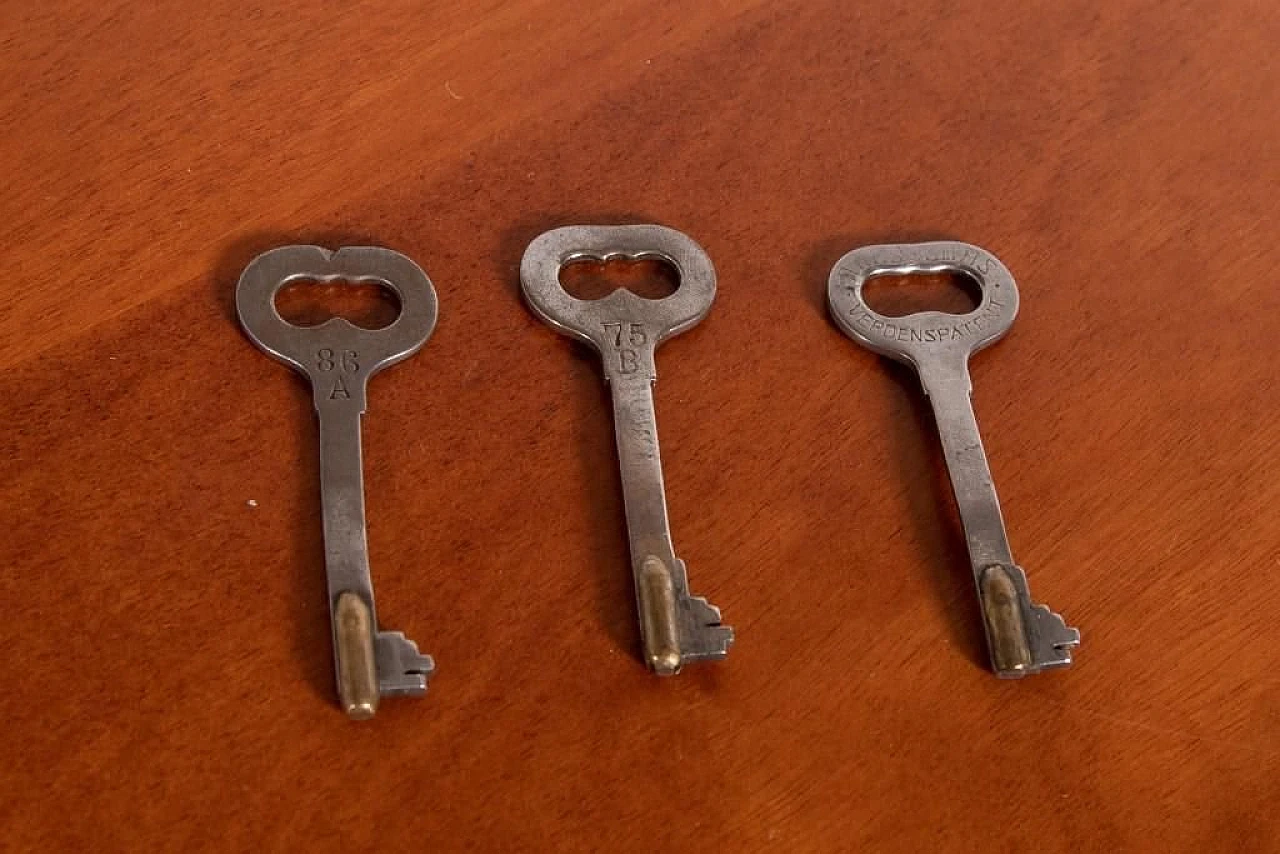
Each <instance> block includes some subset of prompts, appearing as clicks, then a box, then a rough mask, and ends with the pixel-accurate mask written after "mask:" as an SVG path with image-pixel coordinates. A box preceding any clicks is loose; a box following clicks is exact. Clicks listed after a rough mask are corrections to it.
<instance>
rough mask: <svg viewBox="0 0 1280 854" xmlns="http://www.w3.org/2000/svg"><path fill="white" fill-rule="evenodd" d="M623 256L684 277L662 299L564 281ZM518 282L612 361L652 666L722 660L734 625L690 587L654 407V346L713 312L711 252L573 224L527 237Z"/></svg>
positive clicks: (655, 234) (655, 235)
mask: <svg viewBox="0 0 1280 854" xmlns="http://www.w3.org/2000/svg"><path fill="white" fill-rule="evenodd" d="M619 258H626V259H631V260H661V261H665V262H667V263H668V264H670V265H671V266H672V267H674V268H675V270H676V271H677V273H678V274H679V278H680V284H679V287H678V288H677V290H676V292H675V293H674V294H672V295H671V296H669V297H666V298H665V299H660V300H650V299H644V298H643V297H639V296H636V295H635V294H633V293H631V292H630V291H627V290H624V289H619V290H616V291H614V292H613V293H612V294H610V295H609V296H607V297H604V298H603V299H598V300H580V299H577V298H575V297H573V296H571V295H570V294H568V293H567V292H566V291H565V290H564V288H563V286H561V284H560V269H561V268H562V267H563V266H565V265H566V264H571V263H574V262H576V261H587V260H590V261H599V262H607V261H610V260H614V259H619ZM520 282H521V285H522V287H523V290H524V295H525V299H526V300H527V301H528V303H529V305H530V307H531V308H532V309H533V311H534V313H535V314H537V315H538V316H539V317H540V318H542V319H543V320H544V321H546V322H547V323H548V324H550V325H551V326H552V327H553V328H554V329H555V330H556V331H558V332H560V333H562V334H564V335H567V336H570V337H572V338H576V339H578V340H580V341H584V342H586V343H588V344H590V345H592V346H593V347H594V348H595V349H596V351H597V352H599V354H600V357H601V361H602V363H603V366H604V377H605V380H606V382H608V384H609V389H610V393H611V395H612V397H613V422H614V433H615V438H616V440H617V447H618V463H619V466H620V468H621V472H622V493H623V503H624V504H625V507H626V516H627V536H628V539H629V540H630V548H631V570H632V575H633V577H634V581H635V590H636V604H637V608H638V610H639V614H640V634H641V639H642V642H643V646H644V656H645V662H646V664H647V665H648V666H649V668H650V669H652V670H653V671H654V672H655V673H657V674H658V675H661V676H670V675H673V674H675V673H678V672H679V671H680V669H681V667H683V666H684V665H685V664H686V663H688V662H691V661H701V660H717V659H722V658H724V657H725V656H726V655H727V654H728V651H729V645H730V644H731V643H732V642H733V629H731V628H730V627H728V626H725V625H721V622H720V611H719V609H718V608H716V607H715V606H713V605H710V604H708V602H707V600H706V599H703V598H700V597H697V596H692V595H691V594H690V593H689V580H688V574H687V572H686V569H685V565H684V561H682V560H680V559H679V558H677V557H676V555H675V550H674V546H673V545H672V542H671V530H670V523H669V522H668V519H667V501H666V495H665V491H664V488H663V481H662V461H661V458H660V457H659V454H658V432H657V423H656V421H655V419H654V411H653V384H654V382H655V381H656V379H657V372H656V368H655V366H654V350H655V349H656V348H657V346H658V345H659V344H661V343H662V342H663V341H664V340H666V339H667V338H670V337H671V336H672V335H676V334H678V333H680V332H684V331H685V330H686V329H689V328H690V327H692V326H694V325H695V324H697V323H698V321H700V320H702V318H703V317H704V316H706V313H707V311H708V310H709V309H710V308H711V302H712V300H713V299H714V298H715V292H716V276H715V269H714V268H713V267H712V266H711V259H710V258H708V257H707V254H706V253H705V252H704V251H703V250H702V247H700V246H698V245H697V244H696V243H694V242H693V241H692V240H690V239H689V238H688V237H686V236H685V235H684V234H681V233H680V232H678V231H674V230H673V229H670V228H664V227H662V226H658V225H626V226H569V227H565V228H557V229H555V230H553V231H548V232H546V233H545V234H543V235H541V236H539V237H538V238H537V239H535V240H534V241H533V242H532V243H530V244H529V247H528V249H526V250H525V253H524V258H523V259H522V260H521V263H520Z"/></svg>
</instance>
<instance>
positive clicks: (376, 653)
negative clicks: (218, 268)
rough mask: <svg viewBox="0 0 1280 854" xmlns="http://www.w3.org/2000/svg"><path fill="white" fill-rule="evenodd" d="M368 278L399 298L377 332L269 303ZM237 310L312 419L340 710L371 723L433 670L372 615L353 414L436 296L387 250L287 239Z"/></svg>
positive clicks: (418, 690)
mask: <svg viewBox="0 0 1280 854" xmlns="http://www.w3.org/2000/svg"><path fill="white" fill-rule="evenodd" d="M304 279H305V280H316V281H321V282H337V281H348V282H354V283H370V282H376V283H378V284H381V285H383V286H385V287H387V288H390V289H391V290H392V291H393V292H394V293H395V294H396V296H397V297H398V299H399V301H400V314H399V316H398V317H397V318H396V319H395V321H393V322H392V323H391V324H390V325H389V326H386V327H384V328H382V329H375V330H370V329H362V328H361V327H359V326H355V325H354V324H351V323H349V322H347V321H346V320H344V319H342V318H339V317H334V318H331V319H329V320H327V321H325V322H324V323H322V324H320V325H319V326H309V327H303V326H294V325H293V324H291V323H288V322H287V321H285V320H284V319H283V318H282V317H281V316H280V314H279V312H278V311H277V310H276V307H275V296H276V294H277V293H278V292H279V291H280V289H281V288H284V287H285V286H287V285H288V284H289V283H291V282H295V281H298V280H304ZM236 311H237V313H238V314H239V316H240V324H241V325H242V326H243V327H244V330H245V332H246V333H247V334H248V336H249V338H250V339H251V340H252V341H253V342H254V343H255V344H256V345H258V347H260V348H261V349H262V350H264V351H265V352H266V353H267V354H269V355H271V356H273V357H275V358H276V359H279V360H280V361H282V362H284V363H285V364H287V365H289V366H290V367H293V368H294V369H296V370H298V371H299V372H301V373H302V374H304V375H305V376H306V377H307V378H308V379H309V380H310V381H311V389H312V398H313V400H314V402H315V407H316V413H317V415H318V417H319V421H320V481H321V504H322V507H323V515H324V541H325V575H326V577H327V579H328V588H329V616H330V621H331V624H332V628H333V650H334V674H335V677H336V681H337V687H338V696H339V698H340V700H341V702H342V706H343V709H344V710H345V711H346V713H347V714H348V715H349V716H350V717H352V718H354V719H364V718H369V717H372V716H373V715H374V713H375V712H376V711H377V709H378V701H379V699H380V698H382V697H390V696H420V695H422V694H424V693H426V690H427V679H428V678H429V677H430V675H431V673H432V671H433V670H434V668H435V663H434V662H433V661H432V659H431V657H430V656H427V655H421V654H419V652H418V647H417V646H416V645H415V644H414V643H413V641H411V640H409V639H407V638H406V637H405V636H404V635H402V634H401V633H399V632H389V631H380V630H379V629H378V621H377V617H376V613H375V610H374V602H373V582H372V580H371V578H370V575H369V556H368V544H367V542H366V533H365V510H364V473H363V469H362V464H361V459H360V417H361V415H362V414H363V413H364V410H365V396H366V387H367V385H368V381H369V377H371V376H373V374H375V373H377V372H378V371H380V370H381V369H383V368H385V367H387V366H388V365H393V364H395V363H396V362H399V361H401V360H402V359H406V358H408V357H409V356H411V355H413V354H414V353H416V352H417V351H418V350H419V349H420V348H421V347H422V345H423V344H425V343H426V341H427V338H428V337H430V335H431V332H432V330H433V329H434V328H435V324H436V294H435V290H434V289H433V288H432V286H431V280H430V279H428V278H427V275H426V273H424V272H423V271H422V270H421V268H419V267H418V265H416V264H414V263H413V262H412V261H411V260H409V259H408V258H406V257H405V256H404V255H401V254H400V253H398V252H392V251H391V250H389V249H381V248H378V247H371V246H349V247H346V248H343V249H339V250H338V251H336V252H330V251H328V250H327V249H323V248H321V247H319V246H285V247H282V248H279V249H273V250H271V251H270V252H266V253H264V254H262V255H259V256H258V257H257V258H255V259H254V260H253V261H251V262H250V263H249V266H248V267H246V268H245V271H244V273H243V274H241V276H240V283H239V285H238V286H237V288H236Z"/></svg>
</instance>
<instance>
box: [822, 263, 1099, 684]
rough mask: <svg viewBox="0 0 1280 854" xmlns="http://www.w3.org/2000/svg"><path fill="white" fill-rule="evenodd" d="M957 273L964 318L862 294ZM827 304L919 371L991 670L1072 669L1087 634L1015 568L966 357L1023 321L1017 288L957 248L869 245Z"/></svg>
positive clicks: (835, 279) (865, 341)
mask: <svg viewBox="0 0 1280 854" xmlns="http://www.w3.org/2000/svg"><path fill="white" fill-rule="evenodd" d="M942 272H950V273H959V274H962V275H966V276H968V277H970V278H972V279H973V280H974V281H975V282H976V283H977V284H978V286H979V288H980V289H981V290H982V299H981V301H980V302H979V304H978V307H977V308H976V309H974V310H973V311H972V312H969V313H968V314H965V315H959V316H956V315H950V314H943V313H941V312H936V311H925V312H920V313H918V314H913V315H908V316H907V317H885V316H884V315H881V314H879V313H878V312H876V311H874V310H873V309H871V308H870V307H869V306H868V305H867V304H866V301H865V300H864V299H863V296H862V288H863V285H865V284H866V282H867V281H868V280H869V279H871V278H874V277H875V276H883V275H910V274H915V273H942ZM827 301H828V304H829V306H830V308H831V315H832V317H833V318H834V320H835V322H836V324H837V325H838V326H839V327H840V328H841V329H842V330H843V331H844V332H845V333H846V334H847V335H848V336H849V337H851V338H853V339H854V340H855V341H857V342H858V343H860V344H862V345H863V346H865V347H867V348H869V349H871V350H874V351H875V352H877V353H880V354H882V355H885V356H888V357H889V358H892V359H896V360H898V361H900V362H905V363H906V364H909V365H911V366H913V367H914V368H915V369H916V373H917V374H918V375H919V377H920V383H921V385H922V386H923V388H924V391H925V394H926V395H928V397H929V402H930V404H931V405H932V407H933V413H934V419H935V421H936V422H937V425H938V435H939V437H940V439H941V441H942V450H943V455H944V456H945V458H946V462H947V470H948V473H949V474H950V476H951V486H952V490H953V491H954V493H955V497H956V504H957V506H958V507H959V510H960V519H961V523H962V524H963V526H964V532H965V540H966V544H967V546H968V550H969V562H970V565H971V568H972V571H973V579H974V585H975V587H976V589H977V592H978V601H979V603H980V605H981V607H982V615H983V628H984V630H985V632H986V637H987V649H988V651H989V653H990V656H991V665H992V669H993V670H994V671H995V673H996V675H998V676H1001V677H1004V678H1018V677H1021V676H1025V675H1027V674H1029V673H1037V672H1039V671H1041V670H1047V669H1050V668H1055V667H1066V666H1067V665H1069V664H1070V663H1071V655H1072V649H1073V648H1074V647H1075V646H1077V645H1078V644H1079V643H1080V632H1079V631H1078V630H1076V629H1073V628H1070V627H1068V626H1067V625H1066V623H1065V622H1064V621H1063V619H1062V617H1060V616H1058V615H1057V614H1055V613H1053V612H1052V611H1050V610H1049V609H1048V608H1046V607H1045V606H1044V605H1039V604H1036V603H1035V602H1033V601H1032V599H1031V594H1030V591H1029V590H1028V587H1027V577H1026V573H1024V572H1023V570H1022V569H1021V568H1020V567H1019V566H1018V565H1017V564H1015V563H1014V561H1013V554H1012V552H1011V551H1010V548H1009V541H1008V535H1007V534H1006V532H1005V527H1004V519H1003V518H1002V517H1001V514H1000V502H999V499H998V498H997V497H996V491H995V483H994V482H993V481H992V478H991V470H990V467H989V466H988V463H987V457H986V452H985V451H984V450H983V448H982V439H981V437H980V436H979V434H978V423H977V420H976V418H975V417H974V413H973V404H972V400H971V398H970V393H971V391H972V387H971V383H970V380H969V357H970V356H971V355H972V354H973V353H975V352H977V351H978V350H980V349H982V348H983V347H986V346H988V345H990V344H993V343H994V342H996V341H998V340H999V339H1000V338H1001V337H1003V336H1004V334H1005V333H1006V332H1008V331H1009V327H1010V326H1012V324H1013V320H1014V318H1015V317H1016V316H1017V313H1018V288H1017V286H1016V285H1015V284H1014V281H1013V276H1012V275H1011V274H1010V273H1009V271H1008V269H1006V268H1005V266H1004V264H1002V263H1000V261H999V259H997V258H996V257H995V256H994V255H992V254H991V253H989V252H987V251H986V250H985V249H981V248H979V247H977V246H972V245H970V244H968V243H957V242H954V241H939V242H935V243H919V244H896V245H886V246H865V247H862V248H861V249H855V250H853V251H852V252H850V253H848V254H847V255H845V256H844V257H843V258H841V259H840V260H839V261H838V262H836V265H835V268H834V269H833V270H832V271H831V277H830V279H829V281H828V284H827Z"/></svg>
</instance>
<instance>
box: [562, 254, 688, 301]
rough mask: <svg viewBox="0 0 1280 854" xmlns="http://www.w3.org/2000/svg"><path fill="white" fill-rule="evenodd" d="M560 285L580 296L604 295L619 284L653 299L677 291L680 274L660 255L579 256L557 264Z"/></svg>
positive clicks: (591, 298) (595, 297)
mask: <svg viewBox="0 0 1280 854" xmlns="http://www.w3.org/2000/svg"><path fill="white" fill-rule="evenodd" d="M560 285H561V287H563V288H564V289H565V291H566V292H567V293H568V294H569V295H570V296H573V297H577V298H578V299H582V300H597V299H603V298H604V297H607V296H608V295H609V294H611V293H613V292H614V291H616V290H618V289H619V288H621V289H623V290H627V291H630V292H631V293H633V294H635V295H636V296H638V297H643V298H644V299H655V300H656V299H662V298H663V297H669V296H671V295H672V294H674V293H675V292H676V290H677V289H678V288H679V287H680V274H679V273H678V272H676V268H675V267H674V266H672V265H671V263H670V262H668V261H665V260H663V259H661V258H652V257H648V258H626V257H621V256H614V257H611V258H607V259H605V260H603V261H602V260H600V259H599V258H582V259H579V260H574V261H570V262H569V263H567V264H565V265H564V266H563V267H561V268H560Z"/></svg>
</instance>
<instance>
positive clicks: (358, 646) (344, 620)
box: [333, 590, 379, 721]
mask: <svg viewBox="0 0 1280 854" xmlns="http://www.w3.org/2000/svg"><path fill="white" fill-rule="evenodd" d="M333 617H334V620H333V625H334V638H333V642H334V645H335V652H336V654H337V659H338V697H339V698H340V699H341V700H342V708H343V710H344V711H345V712H346V713H347V717H349V718H351V719H352V720H356V721H364V720H368V719H369V718H371V717H373V715H374V713H375V712H377V711H378V698H379V691H378V661H377V657H376V656H375V655H374V651H373V614H372V612H371V611H370V609H369V603H367V602H365V600H364V598H363V597H361V596H360V595H359V594H358V593H354V592H352V591H350V590H344V591H342V592H341V593H339V594H338V601H337V603H336V604H335V605H334V609H333Z"/></svg>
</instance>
